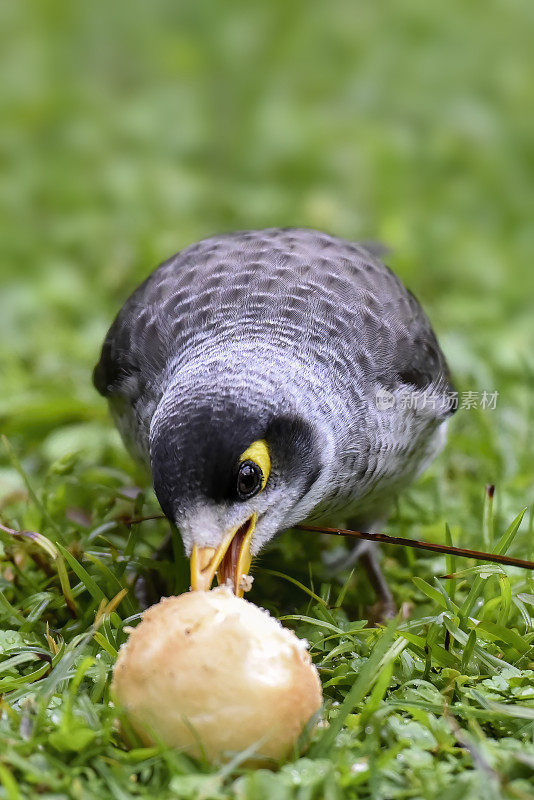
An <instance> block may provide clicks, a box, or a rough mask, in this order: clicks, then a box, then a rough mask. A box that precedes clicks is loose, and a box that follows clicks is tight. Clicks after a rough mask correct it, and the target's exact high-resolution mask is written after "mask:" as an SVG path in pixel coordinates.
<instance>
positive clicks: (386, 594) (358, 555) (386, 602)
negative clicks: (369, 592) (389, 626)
mask: <svg viewBox="0 0 534 800" xmlns="http://www.w3.org/2000/svg"><path fill="white" fill-rule="evenodd" d="M351 527H354V528H355V529H356V530H358V529H361V530H370V531H373V530H375V529H376V530H381V529H382V528H383V524H381V523H380V522H376V521H374V522H373V523H372V524H369V523H366V524H359V521H358V523H357V524H354V525H351ZM358 562H360V563H361V564H362V566H363V568H364V569H365V572H366V575H367V578H368V579H369V583H370V584H371V586H372V588H373V591H374V592H375V594H376V599H377V602H376V604H375V605H374V606H373V614H372V616H373V618H374V619H376V620H382V619H389V618H391V617H394V616H395V614H396V613H397V607H396V605H395V600H394V599H393V595H392V593H391V589H390V588H389V586H388V582H387V581H386V579H385V577H384V573H383V572H382V568H381V566H380V559H379V546H378V545H377V544H375V543H374V542H369V541H363V540H362V541H359V542H358V543H357V544H356V545H355V546H354V547H352V548H351V550H350V551H349V552H348V553H346V554H344V555H342V556H341V557H340V558H338V559H336V560H335V561H334V562H333V563H331V564H330V567H331V569H333V570H334V571H336V572H337V571H341V570H346V569H349V568H350V567H353V566H355V564H357V563H358Z"/></svg>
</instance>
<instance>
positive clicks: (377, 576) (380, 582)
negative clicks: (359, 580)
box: [360, 542, 397, 620]
mask: <svg viewBox="0 0 534 800" xmlns="http://www.w3.org/2000/svg"><path fill="white" fill-rule="evenodd" d="M369 544H370V545H371V547H369V548H366V549H365V551H364V552H363V553H362V554H361V556H360V561H361V562H362V566H363V568H364V569H365V571H366V573H367V577H368V578H369V583H370V584H371V586H372V587H373V589H374V591H375V594H376V598H377V602H376V604H375V606H374V612H375V613H374V617H375V619H377V620H382V619H391V618H392V617H394V616H395V614H396V613H397V606H396V604H395V600H394V599H393V595H392V593H391V589H390V588H389V585H388V582H387V580H386V579H385V577H384V573H383V572H382V568H381V566H380V562H379V559H378V545H376V544H373V542H369Z"/></svg>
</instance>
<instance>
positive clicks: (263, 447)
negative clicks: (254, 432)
mask: <svg viewBox="0 0 534 800" xmlns="http://www.w3.org/2000/svg"><path fill="white" fill-rule="evenodd" d="M239 461H254V463H255V464H257V465H258V467H259V468H260V469H261V472H262V475H263V480H262V482H261V490H262V491H263V489H264V488H265V484H266V483H267V481H268V479H269V475H270V474H271V456H270V455H269V447H268V445H267V442H266V441H265V439H258V440H257V441H256V442H252V444H251V445H250V447H248V448H247V449H246V450H245V452H244V453H242V454H241V457H240V459H239Z"/></svg>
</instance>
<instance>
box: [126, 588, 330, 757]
mask: <svg viewBox="0 0 534 800" xmlns="http://www.w3.org/2000/svg"><path fill="white" fill-rule="evenodd" d="M112 693H113V695H114V698H115V700H116V702H117V703H118V704H120V705H121V706H122V707H123V708H124V710H125V711H126V713H127V716H128V718H129V721H130V723H131V725H132V727H133V728H134V730H135V731H136V732H137V734H138V735H139V736H140V738H141V739H142V741H143V742H145V743H147V744H153V743H156V742H157V741H162V742H164V743H165V744H167V745H170V746H174V747H178V748H183V749H184V750H185V751H186V752H187V753H189V754H190V755H193V756H196V757H203V756H205V757H207V758H208V759H209V760H210V761H221V760H224V759H225V758H228V757H229V756H230V755H232V754H234V753H236V752H241V751H243V750H245V749H246V748H248V747H249V746H250V745H252V744H254V743H257V744H258V748H257V751H256V754H257V755H259V756H263V757H267V758H272V759H282V758H285V757H287V756H289V755H290V754H291V752H292V750H293V748H294V745H295V743H296V741H297V739H298V738H299V736H300V734H301V732H302V730H303V729H304V727H305V725H306V723H307V722H308V721H309V720H310V718H311V717H312V716H313V715H314V714H315V713H316V712H317V711H318V710H319V709H320V707H321V704H322V693H321V684H320V681H319V676H318V674H317V670H316V669H315V667H314V666H313V664H312V662H311V659H310V656H309V654H308V651H307V646H306V642H304V641H302V640H300V639H298V638H297V637H296V636H295V634H294V633H293V632H292V631H289V630H288V629H287V628H284V627H282V625H281V624H280V623H279V622H278V621H277V620H276V619H274V618H273V617H271V616H270V615H269V614H268V613H267V612H266V611H264V610H263V609H260V608H258V607H257V606H255V605H253V604H252V603H249V602H248V601H246V600H244V599H242V598H239V597H236V596H235V595H234V594H232V593H231V592H230V591H229V590H228V589H226V588H224V587H221V588H218V589H214V590H213V591H210V592H187V593H186V594H182V595H180V596H179V597H167V598H164V599H163V600H161V602H160V603H158V604H157V605H155V606H152V607H151V608H149V609H148V610H147V611H146V612H145V613H144V614H143V618H142V621H141V623H140V624H139V625H138V626H137V627H136V628H135V629H134V630H133V631H132V632H131V633H130V636H129V639H128V641H127V642H126V644H125V645H124V646H123V647H122V649H121V651H120V654H119V657H118V660H117V663H116V665H115V670H114V677H113V684H112Z"/></svg>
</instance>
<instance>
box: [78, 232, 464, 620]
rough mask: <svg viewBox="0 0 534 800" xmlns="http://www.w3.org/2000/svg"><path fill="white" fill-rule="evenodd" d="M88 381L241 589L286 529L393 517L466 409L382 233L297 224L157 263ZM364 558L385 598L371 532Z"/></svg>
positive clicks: (167, 497) (210, 559)
mask: <svg viewBox="0 0 534 800" xmlns="http://www.w3.org/2000/svg"><path fill="white" fill-rule="evenodd" d="M94 382H95V385H96V388H97V389H98V390H99V392H100V393H101V394H102V395H104V396H105V397H107V398H108V400H109V405H110V409H111V413H112V416H113V418H114V420H115V422H116V425H117V427H118V429H119V431H120V433H121V435H122V437H123V439H124V442H125V444H126V445H127V447H128V448H129V450H130V451H131V453H132V454H133V455H134V456H135V457H136V458H138V459H140V460H141V461H143V462H144V463H145V464H146V465H147V466H148V467H149V468H150V470H151V473H152V479H153V484H154V489H155V493H156V496H157V498H158V501H159V503H160V505H161V508H162V510H163V512H164V513H165V515H166V516H167V517H168V518H169V519H170V520H172V521H173V522H174V523H175V524H176V526H177V527H178V529H179V530H180V534H181V536H182V539H183V543H184V548H185V551H186V554H187V555H188V556H189V557H190V566H191V586H192V588H193V589H206V588H209V586H210V585H211V583H212V581H213V579H214V577H215V575H216V574H217V576H218V578H219V581H222V582H227V581H231V583H232V586H233V588H234V591H235V592H236V593H237V594H242V593H243V590H244V588H245V584H246V580H245V579H244V576H246V575H247V573H248V570H249V568H250V564H251V558H252V557H253V556H255V555H256V554H257V553H258V552H259V551H260V550H261V549H262V548H263V547H264V545H266V544H267V542H269V541H270V540H271V539H272V538H273V537H274V536H276V534H277V533H279V532H281V531H284V530H286V529H288V528H291V527H292V526H294V525H296V524H298V523H300V522H303V521H307V522H310V521H315V522H318V523H320V522H323V523H325V522H327V521H328V522H330V523H334V524H339V522H338V521H339V520H340V519H343V520H347V519H350V520H351V521H352V524H353V525H357V526H358V527H359V528H360V529H362V530H373V528H375V529H376V527H377V526H378V525H380V524H382V523H383V521H384V520H385V519H386V517H387V515H388V512H389V510H390V507H391V504H392V502H393V500H394V498H395V497H396V495H397V494H398V492H399V491H400V490H401V489H403V488H404V487H405V486H407V485H408V484H409V483H410V482H411V481H413V479H414V478H415V477H416V476H417V475H418V474H419V473H420V472H421V471H422V469H424V467H425V466H426V465H427V464H428V463H429V461H430V460H431V459H432V458H433V456H434V455H435V454H436V453H437V452H438V451H439V449H440V446H441V444H442V443H443V440H444V432H445V428H446V422H447V419H448V418H449V417H450V415H451V413H452V411H453V410H454V409H453V404H451V402H450V397H451V396H452V394H453V386H452V384H451V379H450V375H449V370H448V367H447V363H446V361H445V357H444V355H443V353H442V351H441V349H440V347H439V344H438V342H437V340H436V337H435V335H434V333H433V331H432V328H431V326H430V323H429V321H428V319H427V317H426V315H425V313H424V312H423V310H422V308H421V306H420V305H419V303H418V302H417V300H416V299H415V297H414V296H413V294H411V292H409V291H408V290H407V289H406V288H405V287H404V286H403V284H402V283H401V281H400V280H399V279H398V278H397V277H396V276H395V274H394V273H393V272H392V271H391V270H390V269H389V268H388V267H386V266H385V265H384V264H383V263H382V262H381V261H380V260H379V258H378V256H377V254H376V252H375V250H374V248H373V247H366V246H365V245H364V244H357V243H352V242H349V241H345V240H343V239H340V238H336V237H333V236H329V235H327V234H325V233H321V232H318V231H315V230H308V229H299V228H271V229H267V230H256V231H244V232H239V233H231V234H225V235H220V236H214V237H212V238H209V239H205V240H204V241H201V242H199V243H197V244H193V245H191V246H190V247H187V248H186V249H185V250H183V251H181V252H180V253H178V254H177V255H175V256H173V257H172V258H170V259H169V260H168V261H165V262H164V263H163V264H161V265H160V266H159V267H158V268H157V269H156V270H155V272H153V273H152V275H150V276H149V277H148V278H147V279H146V280H145V282H144V283H143V284H142V285H141V286H140V287H139V288H138V289H137V290H136V291H135V292H134V293H133V294H132V295H131V297H130V298H129V299H128V300H127V301H126V303H125V305H124V306H123V308H122V309H121V311H120V312H119V314H118V315H117V317H116V319H115V321H114V322H113V324H112V326H111V328H110V330H109V332H108V334H107V336H106V339H105V341H104V345H103V348H102V354H101V358H100V361H99V363H98V364H97V366H96V368H95V371H94ZM355 557H356V558H357V557H360V558H361V559H362V561H363V562H364V564H365V566H366V568H367V570H368V572H369V576H370V579H371V582H372V584H373V586H374V587H375V589H376V590H377V592H378V593H379V596H380V599H381V600H382V602H383V603H384V605H385V607H391V605H392V597H391V593H390V592H389V589H388V587H387V584H386V582H385V580H384V578H383V576H382V574H381V571H380V566H379V562H378V559H377V557H376V552H375V551H374V549H373V548H372V546H371V547H370V546H369V545H368V544H367V543H362V546H361V547H360V549H359V550H358V551H356V554H355ZM353 560H354V559H353Z"/></svg>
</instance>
